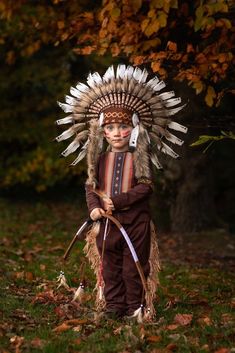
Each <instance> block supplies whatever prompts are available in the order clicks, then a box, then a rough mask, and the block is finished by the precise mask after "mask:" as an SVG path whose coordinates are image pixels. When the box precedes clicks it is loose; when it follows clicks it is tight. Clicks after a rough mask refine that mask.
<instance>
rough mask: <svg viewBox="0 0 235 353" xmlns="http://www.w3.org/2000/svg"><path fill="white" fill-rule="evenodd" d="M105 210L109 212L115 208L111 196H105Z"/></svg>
mask: <svg viewBox="0 0 235 353" xmlns="http://www.w3.org/2000/svg"><path fill="white" fill-rule="evenodd" d="M105 210H106V211H107V212H110V211H112V210H114V204H113V201H112V200H111V199H110V198H108V197H107V198H105Z"/></svg>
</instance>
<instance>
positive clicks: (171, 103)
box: [165, 97, 181, 107]
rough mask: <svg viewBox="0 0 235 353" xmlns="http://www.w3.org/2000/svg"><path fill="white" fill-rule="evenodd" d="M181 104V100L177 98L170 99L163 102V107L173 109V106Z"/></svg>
mask: <svg viewBox="0 0 235 353" xmlns="http://www.w3.org/2000/svg"><path fill="white" fill-rule="evenodd" d="M179 103H181V98H180V97H178V98H172V99H168V100H167V101H166V102H165V106H166V107H173V106H174V105H177V104H179Z"/></svg>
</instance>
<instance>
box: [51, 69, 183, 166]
mask: <svg viewBox="0 0 235 353" xmlns="http://www.w3.org/2000/svg"><path fill="white" fill-rule="evenodd" d="M147 76H148V73H147V71H146V70H145V69H144V70H141V69H140V68H138V67H135V68H134V67H132V66H126V65H118V66H117V69H116V73H115V70H114V67H113V66H110V67H109V68H108V69H107V71H106V72H105V74H104V75H103V76H102V77H101V76H100V75H99V74H98V72H94V73H93V74H89V75H88V77H87V84H83V83H78V84H77V85H76V87H75V88H74V87H71V89H70V93H71V96H69V95H66V96H65V103H60V102H58V104H59V106H60V107H61V108H62V109H63V110H64V112H65V113H69V115H68V116H67V117H66V118H64V119H60V120H57V121H56V123H57V124H58V125H62V124H72V126H71V127H69V128H68V129H67V130H66V131H64V132H63V133H62V134H61V135H59V136H58V137H57V138H56V140H57V141H58V142H60V141H62V140H65V139H68V138H70V137H72V136H74V135H75V138H74V140H73V141H72V142H71V143H70V144H69V146H68V147H67V148H66V149H65V150H64V151H63V152H62V155H63V156H65V157H66V156H68V155H69V154H71V153H73V152H75V151H76V150H77V149H79V148H80V152H79V154H78V157H77V158H76V159H75V160H74V162H73V163H72V165H76V164H77V163H78V162H80V161H81V160H82V159H83V158H84V157H85V156H86V154H87V150H88V148H89V144H90V143H92V136H91V129H90V123H91V122H94V121H96V122H97V123H98V125H99V126H102V124H103V119H104V112H105V111H106V110H107V109H108V108H111V109H113V108H117V109H120V108H123V109H125V111H128V112H130V114H131V115H132V124H133V126H134V129H133V141H134V142H133V141H131V142H130V146H132V147H134V148H135V147H136V143H137V140H138V133H139V128H140V127H141V129H142V130H144V131H145V134H146V138H147V139H148V142H149V144H150V146H151V152H150V159H151V161H152V163H153V164H154V165H155V166H156V167H157V168H161V165H160V163H159V160H158V152H159V151H160V152H163V153H165V154H168V155H170V156H171V157H173V158H178V157H179V155H178V154H177V153H176V152H174V151H173V150H172V148H170V147H169V146H168V145H167V141H170V142H171V143H173V144H177V145H180V146H181V145H182V144H183V140H181V139H180V138H178V137H177V136H175V135H174V134H172V132H171V130H175V131H178V132H183V133H186V132H187V128H186V127H185V126H183V125H181V124H179V123H177V122H175V121H172V119H171V117H172V116H173V115H175V114H176V113H178V112H179V111H180V110H181V109H183V108H184V106H185V104H183V105H182V104H181V98H179V97H175V93H174V92H173V91H170V92H162V90H163V89H164V88H165V86H166V85H165V83H164V82H163V81H160V80H159V79H158V77H157V76H155V77H154V78H152V79H151V80H149V81H147ZM99 136H101V135H99ZM131 138H132V137H131ZM99 146H100V149H102V143H100V144H99Z"/></svg>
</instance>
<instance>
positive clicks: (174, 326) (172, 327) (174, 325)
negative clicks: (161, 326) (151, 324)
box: [166, 324, 179, 330]
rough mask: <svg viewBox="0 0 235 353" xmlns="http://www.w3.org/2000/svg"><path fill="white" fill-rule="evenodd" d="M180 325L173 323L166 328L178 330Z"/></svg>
mask: <svg viewBox="0 0 235 353" xmlns="http://www.w3.org/2000/svg"><path fill="white" fill-rule="evenodd" d="M178 327H179V325H176V324H171V325H168V326H166V329H167V330H176V329H177V328H178Z"/></svg>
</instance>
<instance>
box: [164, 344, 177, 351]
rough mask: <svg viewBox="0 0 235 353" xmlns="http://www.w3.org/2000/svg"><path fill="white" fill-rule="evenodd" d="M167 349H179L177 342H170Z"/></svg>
mask: <svg viewBox="0 0 235 353" xmlns="http://www.w3.org/2000/svg"><path fill="white" fill-rule="evenodd" d="M166 349H168V350H169V351H175V350H176V349H177V344H175V343H169V344H168V345H167V346H166Z"/></svg>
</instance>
